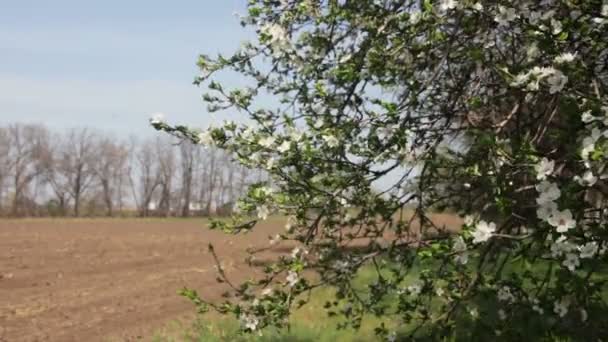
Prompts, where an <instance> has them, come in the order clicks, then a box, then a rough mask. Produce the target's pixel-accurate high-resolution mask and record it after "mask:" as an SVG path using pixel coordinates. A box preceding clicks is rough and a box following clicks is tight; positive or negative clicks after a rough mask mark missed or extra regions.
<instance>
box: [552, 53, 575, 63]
mask: <svg viewBox="0 0 608 342" xmlns="http://www.w3.org/2000/svg"><path fill="white" fill-rule="evenodd" d="M575 58H576V53H572V52H565V53H562V54H561V55H559V56H557V57H555V63H557V64H563V63H570V62H572V61H573V60H574V59H575Z"/></svg>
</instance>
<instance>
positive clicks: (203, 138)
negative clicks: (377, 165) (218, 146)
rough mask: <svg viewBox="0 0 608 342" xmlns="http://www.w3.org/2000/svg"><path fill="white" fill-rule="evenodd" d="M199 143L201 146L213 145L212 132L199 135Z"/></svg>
mask: <svg viewBox="0 0 608 342" xmlns="http://www.w3.org/2000/svg"><path fill="white" fill-rule="evenodd" d="M198 143H199V144H200V145H207V146H209V145H213V136H212V135H211V131H204V132H201V133H199V134H198Z"/></svg>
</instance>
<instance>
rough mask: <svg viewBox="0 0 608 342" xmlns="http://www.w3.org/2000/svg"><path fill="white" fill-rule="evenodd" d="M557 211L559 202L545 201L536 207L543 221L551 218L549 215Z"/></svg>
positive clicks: (537, 213)
mask: <svg viewBox="0 0 608 342" xmlns="http://www.w3.org/2000/svg"><path fill="white" fill-rule="evenodd" d="M556 211H557V203H555V202H545V203H542V204H541V205H540V206H539V207H538V208H537V209H536V215H537V216H538V218H539V219H541V220H543V221H547V220H548V219H549V217H551V216H552V215H553V213H555V212H556Z"/></svg>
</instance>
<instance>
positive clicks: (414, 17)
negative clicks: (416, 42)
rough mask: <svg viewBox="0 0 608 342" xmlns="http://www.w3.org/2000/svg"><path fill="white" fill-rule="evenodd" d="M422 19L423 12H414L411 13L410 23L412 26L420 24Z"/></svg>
mask: <svg viewBox="0 0 608 342" xmlns="http://www.w3.org/2000/svg"><path fill="white" fill-rule="evenodd" d="M420 19H422V12H420V11H414V12H412V13H410V17H409V22H410V24H411V25H416V24H418V23H419V22H420Z"/></svg>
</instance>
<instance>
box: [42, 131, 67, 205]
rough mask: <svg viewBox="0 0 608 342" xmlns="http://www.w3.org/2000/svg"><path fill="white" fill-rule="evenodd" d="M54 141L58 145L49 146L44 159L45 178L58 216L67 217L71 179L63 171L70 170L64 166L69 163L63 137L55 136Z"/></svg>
mask: <svg viewBox="0 0 608 342" xmlns="http://www.w3.org/2000/svg"><path fill="white" fill-rule="evenodd" d="M53 141H55V142H58V143H56V144H51V145H49V147H48V149H47V152H48V153H46V154H45V155H44V158H43V159H42V165H43V178H44V180H45V181H46V184H48V186H49V188H50V190H51V192H52V195H53V196H54V197H55V200H56V202H57V206H58V211H59V212H58V214H59V215H61V216H66V215H67V213H68V204H69V203H68V202H69V197H70V195H69V186H70V183H69V179H68V177H67V175H66V174H65V172H64V171H63V170H65V169H67V168H69V165H64V163H67V162H68V161H67V160H66V159H65V158H64V156H63V154H62V151H61V149H62V148H63V144H62V141H63V137H62V136H60V135H58V134H55V135H54V137H53Z"/></svg>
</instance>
